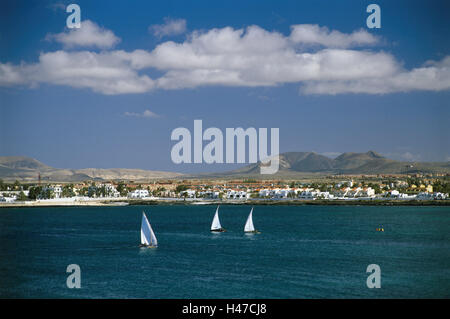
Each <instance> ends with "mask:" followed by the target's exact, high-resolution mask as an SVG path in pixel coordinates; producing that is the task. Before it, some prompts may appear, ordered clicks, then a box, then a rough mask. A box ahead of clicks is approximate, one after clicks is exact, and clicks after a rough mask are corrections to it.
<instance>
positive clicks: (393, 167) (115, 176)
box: [0, 151, 450, 182]
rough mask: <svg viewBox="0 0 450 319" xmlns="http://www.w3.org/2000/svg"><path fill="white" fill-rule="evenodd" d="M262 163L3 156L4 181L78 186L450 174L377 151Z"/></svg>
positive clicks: (446, 167)
mask: <svg viewBox="0 0 450 319" xmlns="http://www.w3.org/2000/svg"><path fill="white" fill-rule="evenodd" d="M260 167H261V163H260V162H258V163H255V164H250V165H247V166H245V167H242V168H239V169H237V170H232V171H228V172H222V173H203V174H196V175H189V174H181V173H176V172H163V171H151V170H142V169H127V168H112V169H103V168H85V169H59V168H53V167H50V166H48V165H45V164H43V163H41V162H40V161H38V160H36V159H33V158H29V157H23V156H0V178H1V179H3V180H9V181H11V180H12V181H14V180H19V181H30V182H31V181H36V180H37V179H38V174H40V176H41V180H42V181H44V182H45V181H58V182H78V181H85V180H98V181H103V180H128V181H130V180H132V181H144V180H151V179H180V178H183V179H184V178H227V177H230V178H237V177H243V178H247V177H253V178H274V177H275V178H289V177H291V178H295V177H301V176H304V175H308V174H309V175H324V174H347V175H356V174H405V173H409V174H412V173H443V174H448V173H450V162H402V161H395V160H392V159H388V158H386V157H384V156H382V155H380V154H378V153H376V152H374V151H369V152H366V153H343V154H341V155H339V156H338V157H336V158H334V159H332V158H329V157H326V156H324V155H320V154H317V153H315V152H287V153H282V154H280V167H279V171H278V173H276V174H274V175H260Z"/></svg>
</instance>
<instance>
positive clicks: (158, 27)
mask: <svg viewBox="0 0 450 319" xmlns="http://www.w3.org/2000/svg"><path fill="white" fill-rule="evenodd" d="M148 30H149V32H150V33H152V34H153V35H155V36H157V37H160V38H162V37H164V36H171V35H179V34H183V33H185V32H186V20H184V19H171V18H164V23H163V24H154V25H151V26H150V27H149V28H148Z"/></svg>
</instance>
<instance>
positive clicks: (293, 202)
mask: <svg viewBox="0 0 450 319" xmlns="http://www.w3.org/2000/svg"><path fill="white" fill-rule="evenodd" d="M142 205H151V206H157V205H247V206H267V205H269V206H270V205H273V206H450V200H379V199H376V200H336V199H335V200H298V199H283V200H273V199H264V200H192V199H188V200H184V199H172V198H171V199H154V198H152V199H120V200H119V199H117V200H114V199H99V200H88V201H61V200H58V201H52V200H45V201H29V202H12V203H0V209H1V208H24V207H84V206H89V207H95V206H116V207H117V206H142Z"/></svg>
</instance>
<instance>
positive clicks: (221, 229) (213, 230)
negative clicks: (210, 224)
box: [211, 228, 226, 233]
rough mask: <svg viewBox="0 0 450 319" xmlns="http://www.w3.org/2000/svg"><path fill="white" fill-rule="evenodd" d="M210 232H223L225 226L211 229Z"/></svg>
mask: <svg viewBox="0 0 450 319" xmlns="http://www.w3.org/2000/svg"><path fill="white" fill-rule="evenodd" d="M211 232H214V233H223V232H226V229H225V228H219V229H211Z"/></svg>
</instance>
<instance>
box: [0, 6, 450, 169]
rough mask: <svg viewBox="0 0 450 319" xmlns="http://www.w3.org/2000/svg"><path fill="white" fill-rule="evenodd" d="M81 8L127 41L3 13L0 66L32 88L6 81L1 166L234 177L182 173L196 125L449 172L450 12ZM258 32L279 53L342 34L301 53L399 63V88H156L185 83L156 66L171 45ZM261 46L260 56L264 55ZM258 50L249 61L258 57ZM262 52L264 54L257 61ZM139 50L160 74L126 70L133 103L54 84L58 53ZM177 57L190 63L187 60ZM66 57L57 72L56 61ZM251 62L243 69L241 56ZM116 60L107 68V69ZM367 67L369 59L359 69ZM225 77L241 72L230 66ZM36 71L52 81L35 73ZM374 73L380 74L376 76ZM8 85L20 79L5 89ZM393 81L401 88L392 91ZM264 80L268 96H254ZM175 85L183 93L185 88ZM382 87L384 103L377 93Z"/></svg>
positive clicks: (287, 81) (35, 12)
mask: <svg viewBox="0 0 450 319" xmlns="http://www.w3.org/2000/svg"><path fill="white" fill-rule="evenodd" d="M76 3H77V4H79V5H80V7H81V20H82V21H86V20H88V21H91V22H92V23H93V24H94V27H93V30H94V31H95V30H97V29H95V28H96V26H98V27H99V28H102V30H103V31H105V30H106V31H110V32H112V34H113V37H115V38H116V39H120V41H119V42H118V43H116V44H114V45H110V46H108V45H107V46H106V47H101V48H99V47H96V46H91V47H82V45H80V47H77V46H76V45H72V44H69V45H68V44H67V43H63V42H61V41H58V40H57V39H58V37H57V36H56V35H58V34H61V38H63V37H64V39H66V38H67V37H66V35H67V33H68V32H69V31H68V30H67V29H66V30H65V22H66V17H67V16H68V14H67V13H65V10H64V9H63V8H64V6H65V5H67V4H68V3H64V2H42V1H39V2H38V1H7V2H2V3H1V5H0V6H1V10H0V12H1V13H0V14H1V19H0V64H3V65H4V66H5V65H6V66H8V67H9V68H10V69H8V70H12V71H11V72H15V73H14V74H18V75H17V76H18V77H20V81H19V80H17V81H16V80H14V79H12V80H11V79H9V78H6V77H7V76H8V74H6V72H5V73H3V74H2V73H1V71H0V137H1V140H0V155H24V156H30V157H34V158H36V159H39V160H40V161H42V162H44V163H46V164H48V165H51V166H54V167H61V168H84V167H102V168H111V167H124V168H143V169H156V170H171V171H182V172H200V171H220V170H225V169H229V168H231V167H230V166H229V165H219V164H215V165H206V164H184V165H176V164H174V163H172V161H171V158H170V150H171V148H172V146H173V145H174V144H175V142H173V141H171V140H170V134H171V132H172V130H173V129H175V128H177V127H186V128H189V129H191V130H192V129H193V121H194V119H202V120H203V127H204V128H207V127H218V128H221V129H223V130H225V128H227V127H244V128H247V127H256V128H259V127H267V128H271V127H278V128H280V151H281V152H286V151H315V152H318V153H323V154H337V153H341V152H365V151H368V150H375V151H378V152H380V153H382V154H384V155H386V156H387V157H390V158H393V159H402V160H419V161H448V160H449V158H450V142H449V138H448V136H449V135H450V134H449V133H450V129H449V125H448V119H449V118H450V111H449V106H448V102H449V100H450V99H449V98H450V90H449V88H448V86H446V84H445V81H446V80H448V72H449V71H448V70H449V65H448V64H446V63H447V62H446V63H444V62H443V61H445V57H446V56H449V55H450V47H449V41H448V34H449V31H450V22H449V19H448V12H450V10H449V9H450V5H449V4H448V2H447V3H446V2H445V1H429V2H424V1H395V2H394V1H376V2H373V1H332V2H328V1H307V2H306V1H305V2H303V1H276V2H275V1H226V2H220V3H219V2H213V1H191V2H187V1H127V2H121V3H116V2H113V3H112V2H110V1H77V2H76ZM369 3H377V4H379V5H380V7H381V21H382V22H381V23H382V27H381V29H368V28H367V27H366V24H365V23H366V17H367V16H368V13H366V10H365V9H366V7H367V5H368V4H369ZM446 14H447V15H446ZM182 20H184V23H185V25H186V28H185V29H184V30H182V31H180V32H178V33H176V32H173V33H176V34H167V35H163V36H161V34H157V33H156V32H155V31H154V30H157V28H155V25H159V26H160V27H163V26H164V25H167V24H168V22H170V21H182ZM82 23H83V22H82ZM252 25H254V26H257V27H258V28H259V29H257V31H258V30H265V31H266V32H267V34H265V35H264V37H266V38H264V39H267V46H271V45H272V43H273V45H277V42H276V41H275V42H271V41H272V35H274V34H275V36H276V37H277V39H282V40H283V41H284V40H286V39H287V38H288V37H289V35H290V34H291V26H293V25H318V26H319V27H327V28H328V29H327V30H328V31H324V30H323V29H321V30H322V31H323V32H325V33H326V34H327V38H326V40H325V41H326V42H327V43H326V44H323V43H322V44H320V45H317V44H315V45H312V46H309V45H308V44H306V48H305V47H298V46H297V47H295V50H298V51H297V52H301V53H303V52H308V53H312V54H316V53H320V52H321V50H325V51H326V49H328V48H330V49H331V50H334V49H336V46H337V47H338V48H337V49H338V50H351V51H352V52H356V53H358V54H362V55H363V56H362V59H363V58H364V57H365V56H366V55H367V54H372V53H373V54H376V56H374V59H375V62H374V70H373V72H374V74H377V73H376V72H377V69H380V67H378V66H377V64H376V63H381V64H380V66H383V65H384V64H383V61H385V59H387V61H388V62H389V63H391V62H392V68H391V69H389V70H387V71H386V72H387V74H390V76H386V79H388V80H387V81H386V82H387V83H383V82H384V81H383V79H384V78H383V77H380V79H378V80H377V81H376V82H374V83H372V82H367V79H366V78H364V77H361V76H359V75H355V78H352V79H351V80H348V79H347V78H346V75H344V78H339V79H338V80H335V78H334V77H333V76H334V73H333V72H332V73H333V74H332V77H331V78H316V77H315V76H316V75H314V78H313V79H314V80H311V79H310V78H308V79H306V80H303V75H299V78H301V79H300V80H291V74H280V75H279V77H277V78H276V79H273V78H270V79H266V78H264V79H262V78H258V75H257V74H259V73H258V70H250V71H248V70H247V69H245V71H244V73H245V72H247V73H251V72H253V71H254V72H255V74H256V75H253V73H251V77H250V76H249V78H248V79H245V81H243V82H242V83H241V82H240V81H238V82H236V83H234V82H233V83H232V84H230V83H228V82H227V83H226V84H223V83H219V84H214V83H211V82H206V83H203V82H202V83H200V84H198V82H195V83H196V84H192V82H191V81H193V80H192V78H193V76H194V74H195V73H194V72H195V71H196V70H197V71H198V68H195V67H194V68H192V69H189V70H184V69H183V73H176V74H181V75H186V74H187V78H188V79H187V80H183V81H182V80H180V79H181V78H182V76H180V77H178V76H175V77H172V78H171V77H169V76H167V81H168V82H167V83H168V84H164V83H166V82H161V83H163V84H158V85H159V86H154V84H153V81H156V80H157V79H158V78H164V79H165V78H166V76H165V75H168V74H170V72H175V71H179V70H180V68H179V67H178V66H176V67H175V66H174V65H175V64H176V62H177V61H170V63H172V64H170V63H169V62H167V61H166V60H165V57H163V58H161V59H159V60H158V59H155V58H154V56H153V57H152V56H150V55H151V54H150V53H152V51H153V50H154V49H155V47H156V46H158V45H161V44H163V45H166V46H167V48H169V49H170V47H169V45H168V43H169V41H174V42H175V43H178V44H181V43H186V44H187V45H188V46H190V47H195V43H192V42H190V39H191V38H192V37H193V34H192V32H195V33H196V34H199V35H200V37H201V35H202V34H203V35H204V34H208V32H211V29H213V28H217V30H223V28H226V27H231V28H232V29H231V30H233V31H236V30H238V29H242V28H243V29H244V30H246V28H247V27H249V26H252ZM151 26H153V27H151ZM149 27H150V29H149ZM82 28H83V27H82ZM182 29H183V28H182ZM360 29H363V30H364V36H365V38H364V41H365V43H364V45H360V44H357V45H352V44H349V45H348V46H345V47H341V45H342V43H339V41H338V43H337V44H336V43H335V42H332V40H333V39H332V36H331V35H332V34H331V33H327V32H332V31H333V30H335V31H338V32H340V33H341V34H344V36H343V38H345V39H349V38H350V35H351V34H352V33H353V32H355V31H357V30H360ZM84 30H87V28H85V29H84ZM246 32H251V31H246ZM291 35H292V34H291ZM314 35H317V34H316V33H314ZM291 38H292V37H291ZM67 39H68V38H67ZM374 39H376V41H375V40H374ZM316 40H317V39H315V40H314V41H316ZM208 41H210V42H208ZM214 41H215V39H210V38H208V39H207V40H205V42H204V43H205V46H208V45H210V46H213V45H214ZM264 41H265V40H263V41H262V42H264ZM302 41H304V40H302ZM317 41H319V40H317ZM260 42H261V41H260ZM202 43H203V42H202ZM250 44H252V45H253V42H252V43H250ZM297 44H298V43H296V45H297ZM221 45H222V43H221ZM230 45H231V44H230ZM245 45H246V44H245V43H244V44H243V48H248V46H245ZM258 45H260V43H258V44H257V48H259V47H258ZM300 45H304V43H303V42H301V43H300ZM324 46H325V48H324ZM195 48H196V47H195ZM225 48H227V47H225ZM138 49H140V50H144V51H145V52H146V53H145V54H148V59H149V60H148V61H150V62H148V63H150V64H152V63H153V64H152V66H150V67H146V68H144V69H137V71H136V68H134V69H133V68H130V69H128V68H126V67H127V66H128V64H127V66H125V64H124V69H119V73H120V72H123V73H127V72H130V76H129V77H125V78H124V80H125V81H130V82H127V83H131V82H132V83H133V85H135V86H133V87H132V88H130V90H131V91H132V92H128V91H127V92H124V91H123V90H122V89H119V90H118V91H117V89H115V88H114V89H112V88H110V87H109V86H108V88H105V86H104V85H105V84H104V83H101V81H102V80H99V81H100V82H98V83H97V82H95V81H97V79H98V78H95V79H93V80H92V79H91V78H89V79H88V80H89V81H90V80H92V81H93V83H90V82H89V81H88V80H86V78H80V80H79V82H72V81H71V80H68V79H66V78H64V79H62V78H61V77H60V75H59V74H58V75H57V76H56V80H55V77H54V76H53V75H49V73H51V71H52V72H53V70H50V71H49V69H48V68H47V66H46V65H44V63H43V62H42V61H40V60H39V57H40V55H41V56H42V55H44V56H45V55H46V54H48V53H52V52H59V53H60V54H67V56H68V57H69V60H70V61H75V60H76V56H75V55H76V54H77V53H79V52H85V53H89V54H91V53H92V54H97V55H95V56H97V57H98V56H100V55H101V54H102V52H103V53H105V52H106V53H105V54H106V55H105V56H109V55H107V54H110V53H111V52H117V51H123V52H125V53H126V54H128V53H131V52H134V51H135V50H138ZM290 49H293V48H292V47H289V48H284V47H283V48H281V49H280V52H278V51H277V52H275V53H276V55H274V56H278V53H280V54H284V53H285V51H283V50H288V51H289V50H290ZM207 50H210V48H207ZM252 50H255V49H253V48H251V49H249V52H247V51H245V52H243V53H242V54H243V55H245V54H248V55H249V56H250V57H254V56H255V52H254V51H252ZM270 50H272V48H270ZM325 51H323V52H325ZM164 52H169V51H164ZM170 52H171V53H172V52H173V53H174V54H180V52H178V51H176V50H174V51H170ZM271 52H272V51H271ZM333 52H334V51H333ZM114 54H115V53H114ZM358 56H359V55H358ZM52 57H53V56H52ZM52 57H51V58H49V62H48V63H51V62H52V59H53V58H52ZM180 57H181V59H179V60H183V57H184V56H183V55H182V54H181V55H180ZM239 57H240V58H242V56H241V55H240V56H239ZM245 57H246V56H245ZM225 58H229V57H225ZM259 58H260V57H258V59H259ZM102 59H103V61H105V60H107V58H103V56H102ZM127 59H128V58H127ZM130 59H131V58H130ZM378 59H379V60H378ZM430 60H432V61H435V62H433V63H434V64H432V66H433V67H435V68H436V70H437V71H438V72H441V73H439V74H441V75H442V76H441V78H438V79H437V80H435V82H430V81H428V80H427V79H426V78H425V79H422V73H419V74H418V76H416V73H414V70H415V69H417V68H421V67H429V65H430V64H424V63H426V62H427V61H430ZM103 61H100V62H102V63H103ZM127 61H129V60H127ZM133 61H134V60H133ZM155 61H156V62H155ZM361 61H362V62H361V67H364V66H365V65H366V64H367V63H369V64H370V63H371V62H370V61H372V60H370V59H368V60H361ZM377 61H381V62H377ZM121 62H122V60H121ZM166 62H167V63H169V64H170V65H168V66H167V67H166V66H165V67H163V68H160V67H159V65H156V66H155V64H154V63H160V64H163V63H166ZM281 62H283V61H280V63H281ZM74 63H75V62H74ZM80 63H82V62H80ZM105 63H106V62H105ZM127 63H128V62H127ZM263 63H265V62H264V61H263ZM358 63H359V62H358V61H356V60H355V65H357V64H358ZM47 65H48V64H47ZM108 67H110V65H108ZM223 67H224V68H226V67H228V63H225V65H224V66H223ZM333 67H335V66H333ZM333 67H331V68H333ZM5 68H6V67H5ZM34 68H38V69H39V71H36V72H35V71H34ZM333 70H334V69H333ZM368 70H369V72H372V70H371V69H370V66H369V67H368ZM428 70H429V69H426V70H425V71H424V72H428ZM71 71H73V69H71ZM353 71H355V72H357V70H349V73H351V72H353ZM56 72H57V71H56ZM166 72H167V73H166ZM184 72H186V73H184ZM380 72H381V71H380ZM61 73H63V70H61ZM244 75H245V74H244ZM2 76H3V77H4V79H6V80H4V81H5V82H4V83H6V84H3V85H2V81H1V78H2ZM144 77H148V78H149V79H151V83H150V82H147V81H145V80H146V79H145V78H144ZM250 78H251V79H250ZM330 79H331V80H330ZM390 79H392V82H388V81H389V80H390ZM397 79H398V80H397ZM403 79H405V82H408V83H409V81H411V84H408V86H405V85H403V83H401V82H402V81H403ZM442 79H443V80H442ZM120 80H121V79H120ZM6 81H10V82H6ZM14 81H15V82H14ZM77 81H78V80H77ZM149 81H150V80H149ZM195 81H197V79H195ZM198 81H200V80H198ZM205 81H213V79H211V78H209V79H206V80H205ZM251 81H256V82H257V84H256V85H253V84H254V83H253V82H251ZM330 81H331V82H332V83H331V85H332V86H330ZM334 81H335V82H334ZM348 81H351V82H348ZM414 81H415V82H414ZM427 81H428V82H427ZM80 82H81V84H78V83H80ZM88 82H89V83H88ZM94 82H95V83H94ZM275 82H276V83H275ZM412 82H413V83H412ZM121 83H122V82H121ZM155 83H156V82H155ZM80 85H81V87H80ZM108 85H109V83H108ZM141 85H142V86H141ZM173 85H176V86H178V87H177V88H173V87H171V86H173ZM169 86H170V87H169ZM336 87H337V89H336ZM348 87H354V88H355V87H356V88H358V90H359V88H361V87H362V91H363V92H360V91H358V90H356V89H355V90H356V91H353V92H348V91H347V88H348ZM373 87H375V88H376V92H372V88H373ZM305 88H306V89H305ZM332 89H333V90H334V89H336V90H337V92H335V94H329V93H323V92H324V91H323V90H325V91H326V92H329V91H330V90H332ZM308 90H309V91H308ZM135 91H139V92H135ZM145 111H150V112H152V113H149V112H147V113H144V112H145ZM145 114H147V115H151V114H156V116H145Z"/></svg>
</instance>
